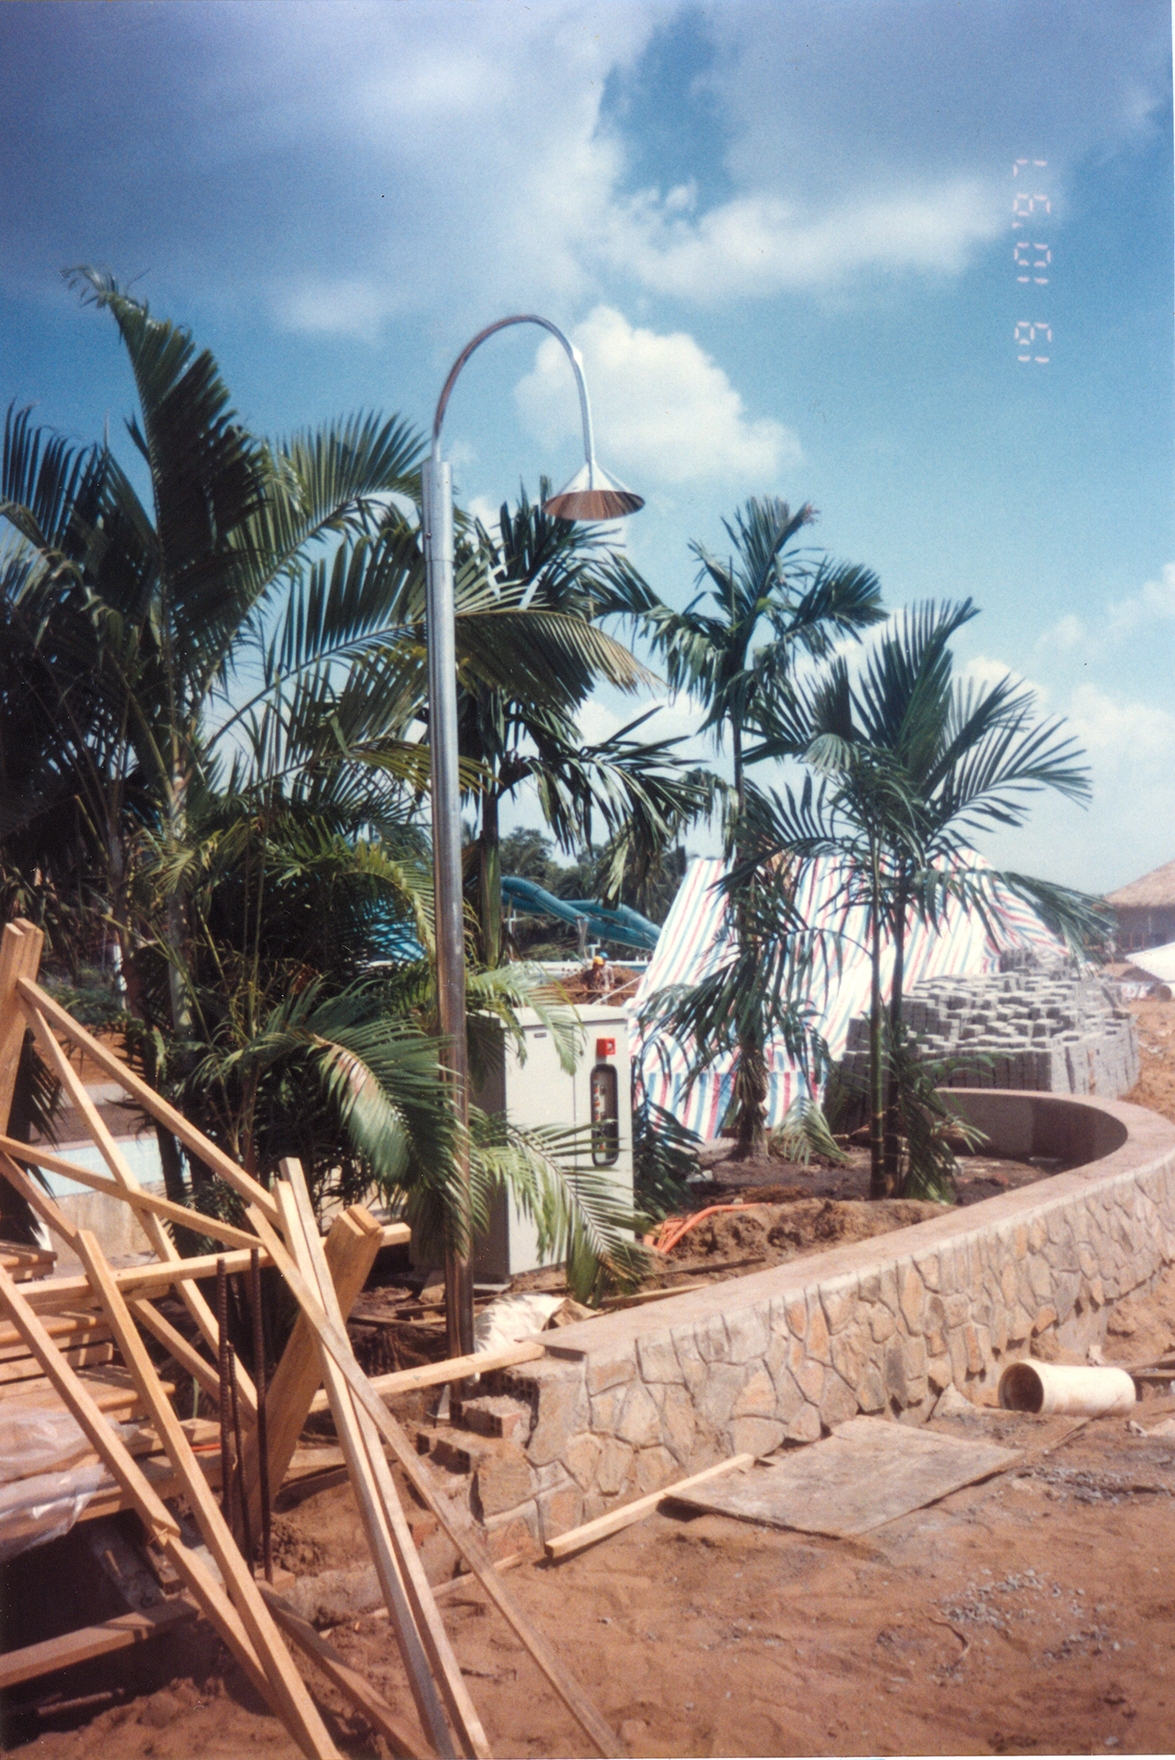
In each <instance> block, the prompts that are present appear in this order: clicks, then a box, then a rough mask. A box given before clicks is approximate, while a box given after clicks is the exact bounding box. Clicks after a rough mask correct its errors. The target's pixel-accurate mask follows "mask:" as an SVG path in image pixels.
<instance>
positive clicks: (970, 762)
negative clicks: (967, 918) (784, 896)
mask: <svg viewBox="0 0 1175 1760" xmlns="http://www.w3.org/2000/svg"><path fill="white" fill-rule="evenodd" d="M977 615H978V612H977V608H976V607H975V606H974V605H973V604H972V602H971V601H970V600H967V601H965V602H963V603H962V604H958V605H950V604H946V605H936V604H933V603H928V604H924V605H920V606H917V607H915V608H913V609H912V610H911V611H909V612H907V613H906V614H905V615H904V616H903V617H902V618H901V620H900V621H899V622H898V623H897V624H896V625H895V626H894V627H893V628H892V630H890V631H887V632H886V634H885V635H884V636H883V637H882V639H881V640H880V641H879V642H878V644H877V645H876V647H875V648H874V649H873V651H872V653H871V654H870V655H869V657H868V660H867V661H866V663H865V665H864V666H863V668H862V669H861V670H860V672H859V673H858V676H857V677H856V679H855V680H853V679H852V678H850V675H849V670H848V667H847V665H846V664H845V662H844V660H843V658H841V659H837V660H836V661H834V662H833V664H832V666H831V667H830V668H829V669H828V671H827V672H826V674H825V675H824V676H823V677H822V678H821V679H819V680H818V681H817V682H816V683H814V684H812V685H810V686H808V687H807V688H806V689H802V690H800V691H799V692H797V693H796V695H795V697H794V698H793V702H792V704H791V706H790V708H789V709H788V710H787V712H786V714H785V716H784V718H783V725H781V728H780V729H779V730H778V731H777V733H776V735H775V736H774V738H772V739H770V740H768V741H766V742H764V745H763V748H762V751H763V754H764V755H765V756H799V757H802V758H804V759H805V760H806V762H807V763H808V764H809V765H810V766H811V767H812V769H813V771H814V772H815V773H816V774H817V775H819V776H820V777H821V778H823V783H822V786H821V787H820V789H819V790H818V791H816V792H814V791H813V790H812V788H811V786H810V784H808V785H806V786H805V789H804V791H803V793H802V795H801V796H800V797H798V798H797V797H796V796H795V795H794V793H793V792H792V791H791V790H790V789H789V790H788V791H787V792H786V795H784V796H781V795H778V794H776V795H774V796H772V797H771V798H770V801H769V802H768V803H767V807H766V810H765V812H764V814H763V816H762V820H761V826H760V840H759V844H758V848H757V851H756V855H757V857H758V859H759V860H760V861H762V860H771V859H773V858H777V857H778V856H780V855H783V854H786V855H787V856H788V858H789V859H790V860H791V861H792V862H793V863H796V864H802V863H803V862H804V861H806V860H811V859H813V858H815V857H822V858H825V859H831V860H832V861H834V862H835V863H836V864H837V865H838V867H839V868H840V871H841V875H842V896H843V898H844V900H845V902H847V903H855V904H863V905H864V906H865V909H866V919H867V924H868V928H867V933H868V936H869V945H870V956H871V970H872V984H871V1003H870V1142H871V1161H872V1170H871V1181H870V1190H871V1195H872V1196H873V1197H883V1196H885V1195H886V1194H887V1193H892V1192H894V1191H895V1190H896V1189H897V1187H898V1185H899V1126H900V1122H901V1119H900V1111H901V1104H902V1095H901V1092H900V1088H901V1083H900V1079H899V1076H900V1069H901V1065H902V1060H903V1054H904V1053H903V1045H904V1025H903V1018H902V1011H903V1001H904V978H905V949H906V940H907V936H908V934H909V930H910V927H911V925H912V924H913V923H915V922H922V923H925V924H927V925H929V926H930V927H932V928H935V927H938V926H939V925H940V924H941V922H942V918H943V913H944V910H945V908H946V906H947V904H948V902H949V901H951V900H954V901H956V902H957V903H958V904H959V905H961V906H962V907H963V908H964V909H967V910H974V911H976V912H978V913H980V915H981V917H982V918H983V919H984V920H985V922H987V923H988V924H989V925H990V926H991V927H992V928H993V929H997V928H998V920H999V913H1000V899H1001V895H1002V894H1008V893H1010V894H1012V895H1014V896H1015V897H1018V898H1020V899H1022V900H1023V901H1025V902H1026V903H1028V904H1029V905H1030V906H1031V907H1032V909H1033V910H1034V911H1035V912H1036V914H1037V915H1038V916H1039V918H1040V919H1041V920H1042V921H1043V922H1044V923H1045V924H1046V925H1047V926H1048V927H1050V928H1052V929H1054V930H1055V931H1057V932H1058V933H1060V934H1061V935H1063V936H1064V937H1065V938H1066V940H1067V941H1068V942H1069V943H1070V945H1071V946H1072V947H1074V948H1075V949H1079V948H1080V947H1081V946H1082V945H1083V944H1084V941H1085V938H1086V937H1087V936H1089V935H1090V934H1091V933H1096V932H1097V931H1098V929H1099V928H1100V927H1101V926H1102V918H1101V914H1100V912H1099V911H1098V909H1097V907H1096V904H1095V901H1094V900H1092V899H1090V898H1087V897H1085V895H1083V894H1081V893H1078V892H1075V891H1073V890H1071V889H1069V888H1066V887H1062V886H1057V885H1055V884H1053V883H1051V882H1049V881H1044V880H1038V879H1033V878H1031V877H1029V876H1027V875H1023V874H1020V873H1016V872H1011V871H998V870H995V869H992V868H987V867H984V866H982V865H979V864H978V863H977V862H976V860H975V845H974V839H975V837H976V835H977V834H979V833H981V832H983V831H985V830H992V829H995V828H997V827H1009V826H1019V825H1022V824H1023V823H1024V821H1025V820H1026V818H1027V816H1028V812H1029V809H1030V804H1031V801H1032V798H1033V797H1034V796H1036V795H1038V794H1040V793H1042V792H1043V791H1046V790H1048V791H1052V792H1054V793H1057V794H1060V795H1062V796H1064V797H1065V798H1066V799H1069V800H1072V801H1076V802H1080V803H1084V802H1085V801H1087V800H1088V799H1089V794H1090V786H1089V773H1088V769H1087V767H1086V766H1085V765H1084V764H1082V763H1081V761H1080V760H1081V756H1082V754H1081V752H1080V749H1079V748H1078V746H1077V744H1076V742H1075V741H1074V740H1073V739H1072V738H1071V737H1070V736H1069V735H1068V734H1067V733H1066V732H1065V731H1064V724H1063V723H1062V721H1061V720H1060V719H1059V718H1054V719H1052V720H1047V719H1042V718H1041V717H1040V715H1039V713H1038V710H1037V704H1036V698H1035V693H1034V692H1033V691H1032V690H1031V688H1030V687H1028V686H1026V685H1024V684H1023V683H1020V682H1018V681H1017V680H1016V679H1015V678H1013V677H1012V675H1011V674H1005V676H1004V677H1003V678H1001V679H999V680H997V681H996V682H995V683H994V684H991V685H981V684H978V683H975V682H974V681H961V680H959V679H957V678H956V677H955V676H954V664H953V657H952V653H951V648H950V643H951V641H952V639H953V638H954V636H955V635H956V634H957V633H958V631H959V630H960V629H961V628H963V626H964V625H965V624H967V623H969V622H970V621H971V620H972V618H974V617H975V616H977ZM887 943H888V944H890V945H892V948H893V976H892V989H891V994H890V1001H889V1005H888V1009H886V1008H884V1007H883V1000H882V983H881V967H882V950H883V948H884V946H885V945H886V944H887ZM911 1177H912V1178H913V1179H914V1180H917V1179H918V1177H919V1170H918V1169H913V1170H912V1174H911ZM909 1183H910V1179H908V1180H907V1184H909Z"/></svg>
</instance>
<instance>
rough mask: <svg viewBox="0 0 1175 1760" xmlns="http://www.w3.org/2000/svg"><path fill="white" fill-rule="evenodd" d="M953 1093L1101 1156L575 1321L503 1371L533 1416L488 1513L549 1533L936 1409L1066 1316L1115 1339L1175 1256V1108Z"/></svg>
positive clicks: (1046, 1143) (1001, 1130)
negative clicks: (825, 1435) (911, 1222)
mask: <svg viewBox="0 0 1175 1760" xmlns="http://www.w3.org/2000/svg"><path fill="white" fill-rule="evenodd" d="M951 1100H952V1103H953V1104H957V1105H958V1106H959V1107H960V1109H961V1110H964V1111H966V1113H967V1114H968V1116H970V1117H971V1118H972V1119H973V1120H974V1121H975V1122H976V1123H977V1124H979V1125H980V1126H981V1127H982V1128H983V1129H984V1130H985V1131H987V1133H988V1135H989V1137H990V1138H991V1141H992V1146H993V1148H994V1150H995V1152H996V1153H1006V1154H1009V1155H1014V1156H1016V1157H1022V1156H1026V1155H1037V1154H1039V1155H1057V1156H1060V1157H1062V1158H1064V1159H1066V1160H1068V1159H1073V1158H1075V1157H1080V1158H1081V1159H1082V1161H1083V1165H1081V1166H1080V1167H1077V1168H1074V1169H1073V1170H1072V1171H1071V1172H1069V1173H1064V1174H1058V1175H1055V1176H1054V1177H1053V1178H1051V1179H1048V1180H1044V1181H1041V1182H1040V1183H1039V1184H1037V1185H1034V1186H1028V1187H1023V1188H1021V1189H1019V1190H1017V1191H1013V1192H1008V1193H1006V1194H1002V1195H1001V1196H999V1197H996V1198H989V1199H987V1200H986V1201H985V1202H983V1203H981V1204H976V1205H973V1206H970V1207H968V1208H967V1209H963V1210H955V1211H952V1212H951V1213H950V1214H949V1215H944V1216H941V1217H936V1218H934V1219H933V1220H932V1221H930V1222H923V1223H919V1224H917V1225H916V1226H915V1227H913V1228H907V1229H903V1230H900V1231H899V1232H897V1233H894V1234H891V1235H879V1236H874V1237H873V1238H872V1239H871V1240H868V1241H860V1242H856V1243H854V1244H853V1245H851V1246H846V1247H837V1248H834V1249H832V1250H831V1251H829V1252H826V1253H818V1254H812V1255H810V1256H808V1257H805V1258H802V1259H796V1260H793V1261H791V1262H790V1263H788V1264H785V1265H780V1266H777V1267H773V1268H772V1269H770V1270H766V1271H760V1272H755V1273H752V1274H751V1275H750V1276H747V1277H739V1278H733V1279H731V1280H730V1281H728V1282H726V1283H717V1284H710V1285H708V1286H706V1287H705V1288H703V1289H698V1290H691V1291H689V1292H688V1293H686V1294H684V1295H680V1296H674V1297H671V1298H669V1299H667V1300H665V1301H661V1302H654V1303H649V1304H648V1305H646V1306H643V1307H638V1308H631V1309H626V1310H622V1311H620V1312H618V1313H615V1314H610V1315H607V1316H605V1317H603V1318H600V1319H594V1320H589V1321H585V1322H583V1323H582V1324H581V1325H578V1326H570V1327H567V1328H565V1329H563V1330H561V1331H560V1332H559V1333H558V1334H557V1335H556V1336H555V1337H553V1338H551V1340H550V1343H549V1353H550V1354H549V1355H548V1357H547V1358H546V1359H545V1360H543V1361H540V1362H537V1363H534V1364H527V1365H525V1366H524V1367H522V1368H519V1369H515V1370H511V1371H508V1372H506V1373H505V1374H504V1375H503V1376H502V1378H501V1383H500V1385H501V1386H502V1389H503V1391H507V1392H509V1393H511V1394H513V1395H514V1396H515V1397H517V1398H521V1399H524V1400H525V1401H527V1402H528V1404H529V1406H530V1408H531V1427H530V1433H529V1436H528V1438H527V1440H526V1441H525V1442H524V1443H520V1444H519V1445H518V1449H517V1459H516V1460H515V1461H513V1462H512V1463H505V1462H503V1461H501V1460H500V1459H499V1460H498V1461H497V1462H496V1463H495V1467H494V1474H495V1478H494V1481H493V1483H492V1484H491V1483H490V1481H489V1479H488V1478H487V1481H486V1483H485V1484H484V1485H480V1484H478V1483H477V1481H476V1479H475V1485H474V1506H475V1509H476V1510H477V1513H478V1514H479V1515H480V1516H481V1517H482V1519H483V1520H484V1521H485V1523H486V1526H487V1527H488V1528H490V1529H497V1528H503V1527H505V1528H509V1527H511V1526H515V1527H516V1526H517V1525H518V1524H523V1525H525V1527H526V1528H527V1529H528V1530H529V1531H530V1532H531V1533H532V1534H533V1535H534V1536H535V1537H536V1538H550V1536H551V1535H552V1534H555V1533H560V1532H562V1531H563V1530H565V1529H567V1528H569V1527H573V1526H575V1525H576V1524H577V1523H579V1522H581V1521H584V1520H588V1519H590V1518H591V1517H592V1516H593V1515H598V1514H600V1513H602V1511H603V1510H604V1509H606V1508H607V1507H608V1506H609V1505H610V1504H612V1503H614V1502H617V1501H619V1500H622V1499H627V1498H629V1497H632V1496H635V1495H636V1494H638V1493H640V1492H646V1491H651V1490H655V1489H656V1488H657V1487H658V1486H660V1485H666V1484H669V1483H671V1482H672V1481H673V1480H675V1479H678V1478H681V1477H682V1476H683V1475H684V1474H686V1473H690V1472H696V1471H698V1470H699V1469H700V1468H702V1467H704V1466H707V1465H709V1464H710V1463H711V1462H712V1461H717V1460H720V1459H723V1458H725V1457H726V1456H729V1455H730V1454H733V1453H737V1452H741V1451H753V1452H755V1453H765V1452H767V1451H768V1450H770V1449H773V1448H776V1447H778V1446H779V1445H780V1444H781V1443H783V1442H785V1441H789V1440H790V1441H793V1442H809V1441H814V1440H815V1439H816V1438H817V1437H819V1436H820V1435H821V1434H822V1432H823V1431H825V1430H826V1429H828V1428H829V1427H830V1426H831V1425H833V1424H837V1423H840V1422H842V1421H843V1420H845V1419H846V1418H850V1417H852V1416H853V1415H854V1414H855V1413H857V1412H868V1413H875V1414H882V1413H887V1412H888V1413H890V1414H892V1415H893V1416H894V1417H895V1418H899V1419H901V1420H903V1421H905V1422H915V1423H916V1422H921V1421H922V1420H924V1419H925V1418H926V1417H927V1416H929V1414H930V1412H931V1410H932V1409H933V1406H934V1403H935V1401H936V1400H937V1399H938V1397H939V1394H940V1393H941V1392H942V1391H943V1389H944V1388H946V1387H947V1386H949V1385H951V1384H952V1383H953V1384H954V1385H955V1386H957V1387H960V1388H962V1389H964V1390H967V1391H969V1392H972V1393H974V1391H975V1390H977V1389H982V1388H985V1387H990V1386H992V1385H993V1384H994V1383H995V1382H996V1381H997V1380H998V1378H999V1373H1000V1370H1001V1368H1002V1367H1003V1365H1004V1364H1005V1363H1006V1362H1008V1361H1009V1360H1012V1359H1014V1358H1017V1357H1023V1356H1027V1355H1029V1354H1030V1352H1031V1350H1032V1348H1033V1346H1034V1343H1035V1341H1037V1340H1039V1339H1041V1338H1042V1337H1043V1336H1045V1335H1048V1336H1049V1337H1052V1338H1057V1339H1059V1341H1060V1342H1061V1343H1062V1344H1063V1345H1065V1346H1066V1347H1068V1348H1074V1349H1078V1350H1082V1351H1084V1349H1085V1348H1086V1347H1087V1346H1088V1345H1089V1344H1090V1343H1092V1342H1094V1340H1095V1339H1098V1338H1100V1337H1101V1336H1102V1334H1103V1333H1104V1328H1105V1308H1106V1306H1107V1304H1108V1303H1111V1302H1113V1301H1115V1300H1117V1299H1119V1298H1120V1297H1122V1296H1125V1295H1128V1294H1129V1293H1130V1292H1131V1291H1133V1290H1136V1289H1139V1288H1140V1287H1142V1286H1144V1285H1146V1284H1148V1283H1149V1282H1150V1281H1151V1280H1152V1279H1153V1278H1154V1277H1155V1276H1156V1275H1157V1274H1158V1273H1159V1272H1160V1271H1161V1270H1162V1268H1163V1266H1164V1265H1166V1264H1169V1263H1171V1262H1173V1261H1175V1125H1171V1124H1169V1123H1168V1122H1167V1121H1166V1120H1165V1119H1163V1118H1160V1117H1159V1116H1158V1115H1157V1114H1155V1113H1152V1112H1147V1111H1144V1110H1143V1108H1141V1107H1138V1106H1130V1105H1127V1104H1126V1103H1124V1102H1122V1101H1110V1100H1088V1099H1078V1098H1075V1097H1070V1096H1061V1095H1055V1094H1041V1093H1032V1092H999V1091H995V1090H990V1089H987V1090H953V1091H952V1094H951ZM544 1342H547V1340H544ZM507 1465H511V1466H512V1468H513V1470H511V1471H505V1470H504V1469H505V1467H506V1466H507ZM505 1538H506V1536H503V1539H505Z"/></svg>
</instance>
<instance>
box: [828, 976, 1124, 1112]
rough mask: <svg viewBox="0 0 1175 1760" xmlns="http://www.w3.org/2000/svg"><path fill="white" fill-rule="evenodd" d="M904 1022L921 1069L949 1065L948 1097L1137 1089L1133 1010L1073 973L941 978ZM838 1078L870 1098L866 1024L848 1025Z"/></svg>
mask: <svg viewBox="0 0 1175 1760" xmlns="http://www.w3.org/2000/svg"><path fill="white" fill-rule="evenodd" d="M903 1012H904V1016H905V1021H906V1025H907V1027H909V1029H910V1031H911V1033H913V1034H914V1035H915V1036H916V1038H917V1040H918V1044H919V1049H920V1051H921V1055H922V1057H923V1059H924V1060H925V1061H926V1062H927V1063H942V1062H946V1063H949V1064H950V1066H951V1067H950V1070H949V1073H948V1074H947V1075H946V1077H945V1080H944V1085H945V1086H947V1087H954V1088H1030V1089H1035V1090H1036V1091H1038V1092H1041V1093H1048V1094H1099V1095H1104V1096H1107V1097H1109V1098H1114V1097H1115V1096H1116V1095H1118V1094H1125V1093H1127V1092H1128V1091H1129V1090H1130V1089H1131V1088H1132V1087H1133V1086H1134V1084H1135V1082H1136V1081H1137V1080H1138V1039H1137V1035H1136V1032H1135V1027H1134V1017H1133V1016H1132V1014H1131V1013H1130V1010H1129V1009H1127V1008H1122V1007H1121V1006H1120V1005H1119V1004H1118V1001H1117V998H1116V995H1115V992H1114V987H1113V986H1112V985H1111V984H1109V983H1106V982H1104V981H1103V980H1101V979H1099V978H1096V977H1091V976H1088V975H1084V974H1081V973H1079V972H1077V971H1075V970H1071V969H1070V970H1066V969H1063V968H1062V969H1054V970H1050V971H1040V970H1032V969H1021V970H1019V971H1011V972H996V973H993V974H992V975H991V976H989V977H977V978H934V979H931V980H930V981H929V982H927V983H925V984H919V985H916V986H915V987H914V988H913V989H911V991H910V992H909V995H908V996H907V998H906V1001H905V1006H904V1010H903ZM840 1068H841V1073H842V1076H843V1077H844V1079H845V1081H846V1083H847V1084H848V1086H849V1087H850V1089H853V1090H856V1091H859V1092H861V1093H864V1092H865V1091H866V1086H867V1081H868V1073H869V1020H868V1016H866V1015H859V1016H858V1017H857V1018H856V1019H855V1020H853V1021H851V1022H850V1023H849V1036H848V1043H847V1047H846V1050H845V1055H844V1057H843V1059H842V1060H841V1065H840Z"/></svg>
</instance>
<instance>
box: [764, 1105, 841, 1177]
mask: <svg viewBox="0 0 1175 1760" xmlns="http://www.w3.org/2000/svg"><path fill="white" fill-rule="evenodd" d="M768 1147H769V1149H770V1151H771V1153H772V1155H777V1156H778V1157H779V1159H780V1160H781V1161H791V1162H795V1163H797V1164H798V1165H799V1166H801V1167H807V1166H808V1164H809V1163H810V1161H811V1160H812V1158H813V1156H816V1157H817V1158H818V1159H819V1160H821V1161H830V1162H832V1163H833V1165H834V1166H843V1165H844V1163H845V1162H846V1161H847V1160H848V1156H847V1155H846V1154H845V1153H844V1151H843V1150H842V1149H841V1147H840V1145H839V1144H838V1143H837V1142H836V1140H835V1138H834V1137H833V1135H832V1127H831V1125H830V1124H829V1122H828V1118H827V1115H826V1114H825V1112H824V1109H823V1108H822V1107H821V1105H820V1103H819V1102H818V1101H816V1100H814V1099H813V1098H812V1097H811V1095H809V1094H797V1096H796V1098H795V1099H794V1100H793V1101H792V1103H791V1105H790V1106H789V1107H788V1109H787V1113H786V1114H785V1116H784V1120H783V1123H782V1124H781V1125H780V1126H779V1128H778V1129H777V1130H774V1131H772V1133H771V1137H770V1141H769V1144H768Z"/></svg>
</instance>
